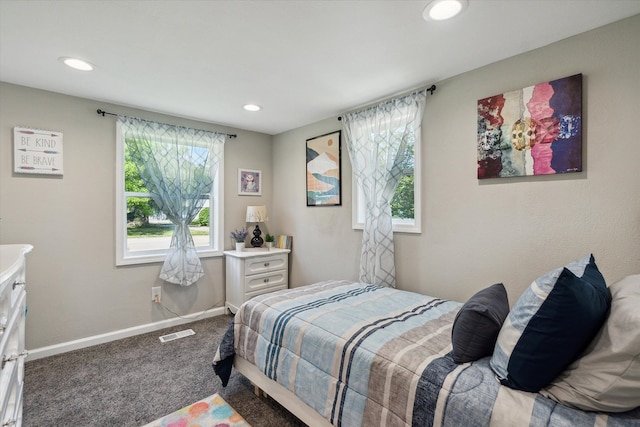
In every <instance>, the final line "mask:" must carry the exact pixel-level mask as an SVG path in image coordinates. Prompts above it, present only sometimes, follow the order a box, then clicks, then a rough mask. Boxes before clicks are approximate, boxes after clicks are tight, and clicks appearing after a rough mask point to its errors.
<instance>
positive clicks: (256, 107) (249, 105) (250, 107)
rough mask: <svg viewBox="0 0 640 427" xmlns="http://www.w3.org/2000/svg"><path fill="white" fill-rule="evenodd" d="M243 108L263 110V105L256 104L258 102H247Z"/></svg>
mask: <svg viewBox="0 0 640 427" xmlns="http://www.w3.org/2000/svg"><path fill="white" fill-rule="evenodd" d="M242 108H244V109H245V110H247V111H260V110H262V107H261V106H259V105H256V104H247V105H245V106H244V107H242Z"/></svg>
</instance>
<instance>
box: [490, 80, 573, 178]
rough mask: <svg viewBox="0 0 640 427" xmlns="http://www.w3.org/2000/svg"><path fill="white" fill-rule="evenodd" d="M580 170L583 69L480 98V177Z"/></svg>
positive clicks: (545, 173)
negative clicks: (580, 72) (580, 71)
mask: <svg viewBox="0 0 640 427" xmlns="http://www.w3.org/2000/svg"><path fill="white" fill-rule="evenodd" d="M581 170H582V74H576V75H574V76H570V77H565V78H562V79H558V80H553V81H549V82H546V83H540V84H537V85H534V86H529V87H526V88H524V89H520V90H515V91H512V92H506V93H503V94H500V95H495V96H491V97H489V98H484V99H481V100H479V101H478V179H484V178H506V177H514V176H527V175H547V174H557V173H568V172H580V171H581Z"/></svg>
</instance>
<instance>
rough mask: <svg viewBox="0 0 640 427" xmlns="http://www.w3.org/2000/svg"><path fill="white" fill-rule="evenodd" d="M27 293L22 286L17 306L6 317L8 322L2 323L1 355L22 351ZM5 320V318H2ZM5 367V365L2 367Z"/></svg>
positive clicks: (0, 337)
mask: <svg viewBox="0 0 640 427" xmlns="http://www.w3.org/2000/svg"><path fill="white" fill-rule="evenodd" d="M26 296H27V293H26V292H25V291H24V289H22V288H20V293H19V295H18V298H17V302H16V304H17V305H16V307H14V310H13V311H12V312H11V313H9V317H8V318H6V324H4V325H2V326H3V330H2V334H1V335H0V357H2V358H4V357H9V356H11V355H15V354H18V353H20V352H21V351H22V348H23V346H24V343H23V342H22V335H23V332H22V330H21V329H22V328H24V311H25V299H26ZM2 321H5V319H2ZM2 369H4V367H3V368H2Z"/></svg>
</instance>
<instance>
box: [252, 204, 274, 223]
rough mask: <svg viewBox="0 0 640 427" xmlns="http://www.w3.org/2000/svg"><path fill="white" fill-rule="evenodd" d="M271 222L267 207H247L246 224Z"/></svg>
mask: <svg viewBox="0 0 640 427" xmlns="http://www.w3.org/2000/svg"><path fill="white" fill-rule="evenodd" d="M266 221H269V217H268V216H267V207H266V206H247V218H246V222H266Z"/></svg>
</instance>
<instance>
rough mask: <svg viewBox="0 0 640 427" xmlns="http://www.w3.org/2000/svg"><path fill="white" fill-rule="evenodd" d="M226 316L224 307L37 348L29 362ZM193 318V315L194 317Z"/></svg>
mask: <svg viewBox="0 0 640 427" xmlns="http://www.w3.org/2000/svg"><path fill="white" fill-rule="evenodd" d="M196 314H198V313H196ZM222 314H225V308H224V307H217V308H213V309H210V310H206V311H205V312H203V313H202V314H199V315H198V316H197V317H195V316H194V317H191V318H182V317H176V318H173V319H166V320H161V321H159V322H153V323H147V324H146V325H139V326H134V327H131V328H127V329H120V330H119V331H113V332H107V333H105V334H100V335H94V336H92V337H86V338H81V339H78V340H74V341H67V342H64V343H60V344H54V345H50V346H47V347H41V348H36V349H35V350H29V355H28V356H27V359H26V360H27V361H29V360H36V359H42V358H43V357H49V356H55V355H56V354H61V353H66V352H68V351H73V350H79V349H81V348H85V347H91V346H94V345H98V344H104V343H107V342H111V341H116V340H120V339H123V338H128V337H133V336H135V335H141V334H146V333H148V332H154V331H158V330H160V329H164V328H169V327H172V326H178V325H183V324H185V323H190V322H194V321H196V320H201V319H206V318H209V317H214V316H220V315H222ZM192 316H193V315H192Z"/></svg>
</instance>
